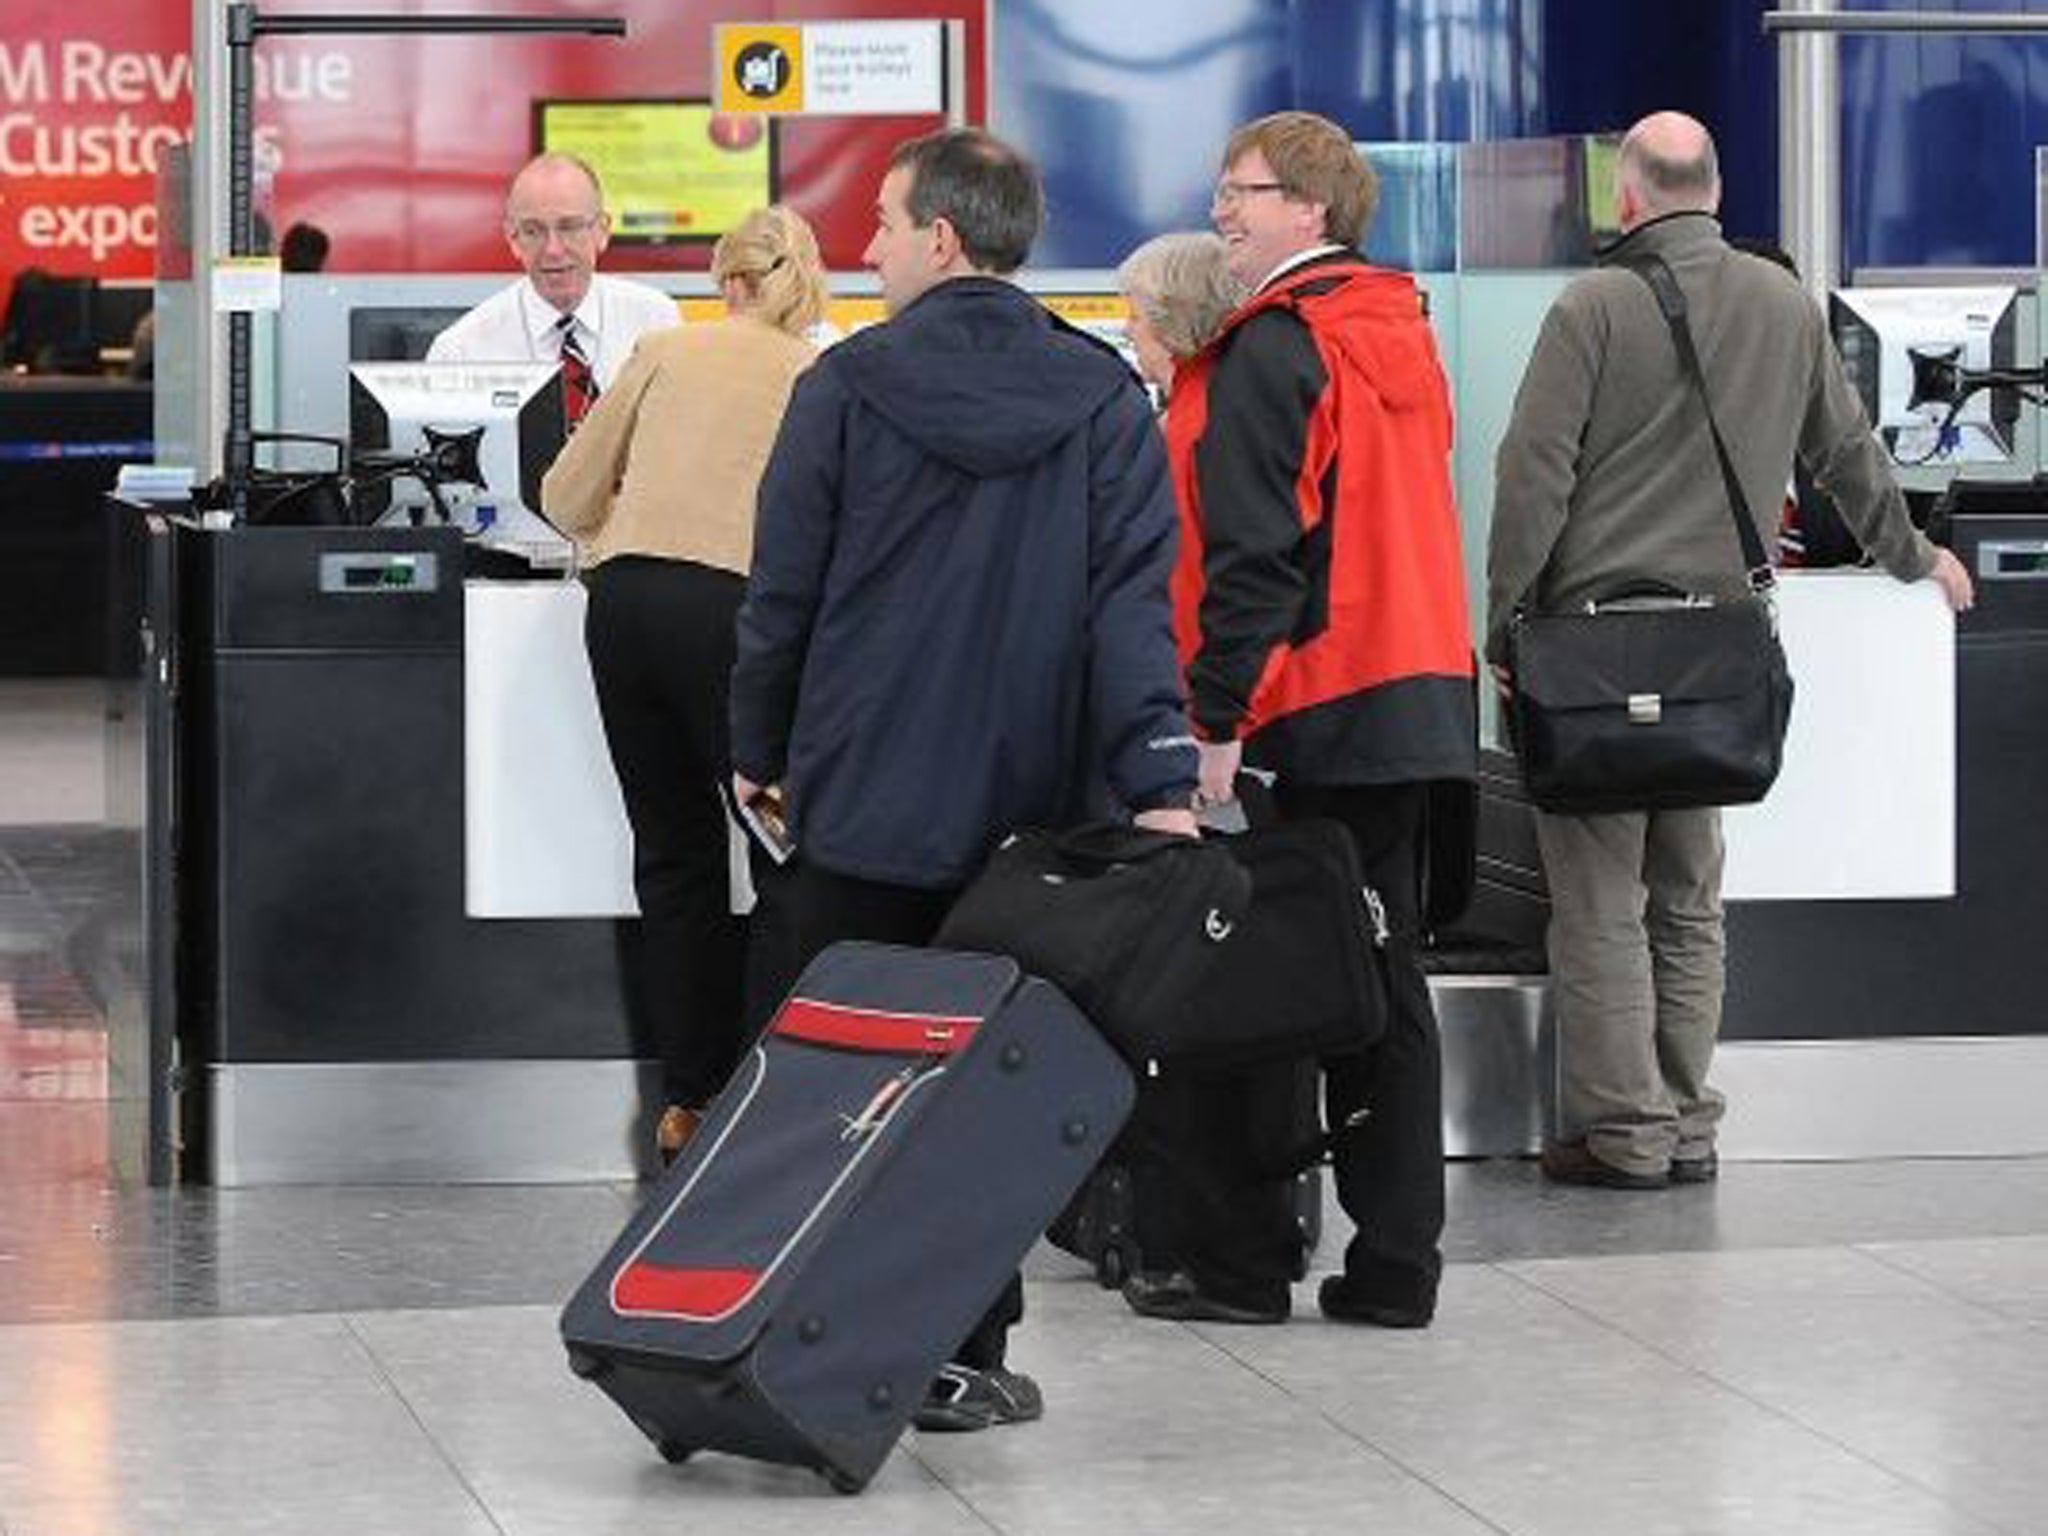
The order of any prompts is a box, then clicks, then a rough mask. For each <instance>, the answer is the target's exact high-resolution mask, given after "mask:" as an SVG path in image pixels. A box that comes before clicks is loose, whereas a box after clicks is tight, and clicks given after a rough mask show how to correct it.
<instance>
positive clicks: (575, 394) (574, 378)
mask: <svg viewBox="0 0 2048 1536" xmlns="http://www.w3.org/2000/svg"><path fill="white" fill-rule="evenodd" d="M555 330H556V331H557V332H558V333H559V334H560V336H561V338H562V405H563V408H564V410H565V411H566V413H567V415H568V418H569V426H570V428H571V430H574V428H575V426H576V423H577V422H579V421H581V420H582V419H583V418H584V417H585V416H586V415H588V414H589V412H590V408H591V407H592V406H593V405H595V404H597V375H596V374H595V373H593V372H591V368H590V359H589V358H588V357H586V356H584V355H583V346H582V343H580V342H579V341H577V340H576V317H575V316H574V315H564V316H562V318H561V319H559V320H557V321H556V322H555Z"/></svg>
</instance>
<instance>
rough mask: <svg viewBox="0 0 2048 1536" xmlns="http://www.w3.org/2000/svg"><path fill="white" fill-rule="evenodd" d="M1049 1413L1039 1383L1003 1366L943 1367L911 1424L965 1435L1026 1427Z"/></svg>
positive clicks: (930, 1430) (939, 1432) (937, 1431)
mask: <svg viewBox="0 0 2048 1536" xmlns="http://www.w3.org/2000/svg"><path fill="white" fill-rule="evenodd" d="M1044 1413H1045V1399H1044V1397H1043V1396H1041V1395H1040V1393H1039V1390H1038V1383H1037V1382H1035V1381H1033V1380H1032V1379H1031V1378H1030V1377H1029V1376H1026V1375H1025V1374H1024V1373H1023V1372H1022V1371H1006V1370H1004V1369H1003V1368H1002V1367H1001V1366H997V1367H995V1368H993V1369H991V1370H986V1371H982V1370H976V1369H975V1368H974V1367H973V1366H971V1365H942V1366H940V1367H939V1374H938V1375H936V1376H934V1377H933V1378H932V1384H931V1385H930V1386H929V1387H927V1388H925V1393H924V1401H923V1402H922V1403H919V1404H918V1406H917V1412H916V1413H914V1414H912V1415H911V1416H910V1422H911V1423H913V1424H915V1425H916V1426H917V1427H918V1428H919V1429H922V1430H925V1431H927V1432H931V1433H937V1434H964V1433H966V1432H968V1431H970V1430H976V1429H987V1428H989V1427H990V1426H991V1425H994V1424H1024V1423H1028V1422H1030V1421H1031V1420H1032V1419H1035V1418H1039V1417H1041V1416H1042V1415H1043V1414H1044Z"/></svg>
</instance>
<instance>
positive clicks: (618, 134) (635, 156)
mask: <svg viewBox="0 0 2048 1536" xmlns="http://www.w3.org/2000/svg"><path fill="white" fill-rule="evenodd" d="M533 140H534V147H535V149H536V150H538V151H542V152H550V153H555V154H569V155H575V156H576V157H577V158H579V159H581V160H583V161H584V162H586V163H587V164H588V165H589V166H590V168H591V169H592V170H594V171H596V172H597V177H598V180H599V181H600V182H602V183H603V185H604V206H605V212H607V213H609V214H610V215H611V216H612V239H614V240H617V241H623V242H625V243H627V244H638V245H664V244H668V243H671V242H677V241H689V240H715V239H717V238H718V237H719V236H720V235H722V234H724V233H725V232H726V231H727V230H729V229H731V228H733V227H734V226H735V225H736V224H738V223H739V221H740V220H741V219H742V218H744V217H745V216H746V215H747V214H748V213H749V212H751V211H752V210H753V209H755V208H759V207H762V206H763V205H765V204H768V203H772V202H774V201H775V130H774V125H773V123H772V121H771V120H770V119H768V118H766V117H758V116H751V115H743V114H731V113H719V112H714V111H712V109H711V105H710V103H709V102H705V101H542V102H536V103H535V104H534V109H533Z"/></svg>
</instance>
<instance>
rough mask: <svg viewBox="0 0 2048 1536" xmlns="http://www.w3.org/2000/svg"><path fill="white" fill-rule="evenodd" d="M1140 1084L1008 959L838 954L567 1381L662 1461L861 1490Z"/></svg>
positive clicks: (571, 1330)
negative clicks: (580, 1383) (791, 1469)
mask: <svg viewBox="0 0 2048 1536" xmlns="http://www.w3.org/2000/svg"><path fill="white" fill-rule="evenodd" d="M1132 1094H1133V1085H1132V1082H1131V1077H1130V1073H1129V1071H1128V1070H1127V1069H1126V1068H1125V1067H1124V1065H1123V1063H1122V1062H1121V1061H1120V1060H1119V1059H1118V1057H1117V1056H1116V1054H1115V1053H1114V1052H1113V1051H1112V1050H1111V1049H1110V1048H1109V1047H1108V1046H1107V1045H1106V1044H1104V1043H1103V1041H1102V1040H1101V1039H1100V1038H1099V1036H1098V1035H1097V1034H1096V1032H1095V1030H1094V1029H1093V1027H1091V1026H1090V1025H1089V1023H1088V1021H1087V1020H1086V1019H1084V1018H1083V1017H1082V1016H1081V1015H1080V1013H1079V1012H1077V1011H1076V1010H1075V1008H1074V1007H1073V1005H1072V1004H1071V1003H1069V1002H1068V1001H1067V1000H1066V998H1065V997H1064V996H1062V995H1061V993H1060V992H1059V991H1058V989H1057V988H1055V987H1053V986H1051V985H1050V984H1049V983H1046V982H1043V981H1038V980H1035V979H1028V978H1025V977H1024V976H1022V974H1021V973H1020V972H1019V971H1018V968H1017V966H1016V964H1015V962H1013V961H1011V960H1007V959H1002V958H998V957H995V956H989V955H973V954H955V953H946V952H943V951H936V950H912V949H898V948H893V947H890V946H886V945H877V944H838V945H834V946H833V947H832V948H830V949H828V950H826V951H825V952H824V953H823V954H822V955H820V956H819V957H818V958H817V959H816V960H814V961H813V962H812V963H811V964H810V965H809V966H808V967H807V968H806V969H805V971H804V973H803V975H802V977H801V978H799V980H798V982H797V984H796V988H795V990H794V991H793V992H792V993H791V994H790V997H789V999H788V1000H787V1001H786V1002H784V1003H783V1005H782V1007H781V1009H780V1010H779V1011H778V1012H777V1014H776V1016H775V1020H774V1022H773V1023H772V1024H771V1025H770V1026H769V1028H768V1030H767V1032H766V1033H765V1034H764V1035H763V1037H762V1039H761V1041H760V1042H759V1043H758V1044H757V1045H756V1046H755V1047H754V1049H753V1050H752V1051H751V1052H750V1053H749V1055H748V1056H747V1057H746V1058H745V1059H744V1060H743V1061H742V1062H741V1064H740V1066H739V1069H738V1070H737V1071H736V1072H735V1073H734V1074H733V1079H732V1081H731V1082H730V1083H729V1084H728V1085H727V1086H726V1088H725V1091H724V1092H723V1093H721V1094H720V1095H719V1097H718V1099H717V1100H716V1101H715V1102H714V1103H713V1105H712V1107H711V1109H710V1111H709V1113H708V1115H707V1116H706V1118H705V1121H704V1123H703V1125H702V1126H701V1127H700V1128H699V1129H698V1131H697V1134H696V1136H695V1138H694V1139H693V1140H692V1141H691V1142H690V1144H689V1145H688V1146H687V1147H686V1148H685V1149H684V1151H683V1155H682V1156H681V1157H680V1158H679V1159H678V1160H677V1161H676V1163H675V1165H674V1166H673V1167H672V1168H670V1169H669V1171H668V1172H667V1173H666V1174H665V1175H664V1176H663V1178H662V1180H661V1182H660V1183H659V1184H658V1185H657V1186H656V1188H655V1190H654V1192H653V1194H652V1196H651V1197H650V1198H649V1200H648V1202H647V1204H646V1206H645V1207H644V1208H643V1209H642V1210H641V1212H640V1213H639V1214H638V1215H637V1216H635V1217H634V1218H633V1220H632V1221H631V1223H629V1224H628V1226H627V1228H626V1230H625V1232H624V1233H623V1234H622V1235H621V1236H620V1238H619V1240H618V1242H617V1243H615V1244H614V1245H613V1247H612V1250H611V1252H610V1253H609V1254H608V1255H607V1256H606V1257H605V1259H604V1262H603V1263H601V1264H600V1265H598V1267H597V1269H596V1271H595V1272H594V1273H593V1274H592V1275H591V1276H590V1278H589V1279H588V1280H586V1281H585V1282H584V1283H583V1285H582V1287H581V1288H580V1289H579V1290H578V1291H577V1293H576V1295H575V1296H574V1297H573V1298H572V1299H571V1301H570V1302H569V1305H568V1307H567V1308H566V1309H565V1310H564V1312H563V1314H562V1337H563V1341H564V1342H565V1343H566V1344H567V1346H568V1350H569V1360H570V1366H571V1368H572V1369H573V1370H574V1371H575V1372H576V1373H577V1374H578V1375H580V1376H582V1377H585V1378H586V1379H588V1380H590V1381H592V1382H593V1383H595V1384H596V1385H597V1386H598V1387H600V1388H601V1389H602V1390H603V1391H604V1392H606V1393H607V1394H608V1395H609V1396H610V1397H611V1398H612V1399H613V1400H614V1401H616V1402H617V1403H618V1404H619V1406H620V1407H621V1408H623V1409H624V1410H625V1412H626V1414H627V1416H628V1417H629V1418H630V1419H632V1421H633V1422H634V1424H636V1425H637V1426H638V1427H639V1428H640V1430H641V1431H642V1432H643V1433H644V1434H645V1435H646V1436H647V1437H648V1438H649V1439H650V1440H652V1441H653V1442H654V1444H655V1446H656V1447H657V1448H658V1449H659V1450H660V1452H661V1454H662V1455H663V1456H665V1457H667V1458H668V1459H669V1460H671V1461H680V1460H682V1459H683V1458H684V1457H686V1456H688V1455H689V1454H691V1453H692V1452H694V1451H698V1450H721V1451H731V1452H735V1453H737V1454H739V1455H743V1456H749V1457H753V1458H755V1459H757V1460H761V1461H773V1462H785V1463H789V1464H793V1465H797V1466H806V1467H812V1468H815V1469H816V1470H818V1471H819V1472H821V1473H823V1474H824V1475H825V1477H826V1478H827V1479H828V1480H829V1481H830V1482H831V1484H832V1486H833V1487H834V1488H837V1489H839V1490H840V1491H842V1492H854V1491H857V1490H858V1489H860V1488H861V1487H863V1486H865V1484H866V1483H867V1481H868V1479H869V1478H870V1477H872V1476H873V1475H874V1473H875V1470H876V1469H877V1468H878V1467H880V1466H881V1464H882V1461H883V1459H884V1458H885V1457H886V1456H887V1455H888V1454H889V1449H890V1447H891V1446H892V1445H894V1444H895V1442H896V1439H897V1437H898V1436H899V1435H900V1434H901V1433H902V1432H903V1428H904V1426H905V1424H907V1423H908V1422H909V1419H910V1415H911V1413H912V1412H913V1411H914V1410H915V1409H916V1408H917V1406H918V1404H919V1402H920V1401H921V1400H922V1399H923V1396H924V1392H925V1388H926V1386H927V1384H928V1383H929V1382H930V1380H931V1378H932V1375H933V1373H934V1371H935V1370H936V1369H937V1368H938V1366H939V1365H940V1364H941V1363H942V1362H943V1361H945V1360H946V1359H947V1358H948V1357H949V1356H950V1355H951V1353H952V1352H953V1350H954V1349H956V1348H957V1347H958V1346H959V1345H960V1343H961V1341H962V1340H963V1339H965V1338H966V1337H967V1335H968V1333H969V1332H970V1331H972V1329H973V1328H974V1325H975V1324H976V1323H977V1322H978V1321H979V1320H980V1318H981V1316H982V1314H983V1313H984V1312H985V1311H986V1310H987V1308H988V1306H989V1305H990V1303H991V1302H993V1300H994V1299H995V1297H996V1295H997V1294H998V1292H1000V1291H1001V1289H1002V1287H1003V1285H1004V1284H1005V1282H1006V1281H1007V1280H1008V1279H1009V1277H1010V1275H1011V1274H1012V1272H1014V1271H1015V1269H1016V1267H1017V1265H1018V1263H1019V1262H1020V1261H1021V1260H1022V1259H1023V1257H1024V1255H1025V1253H1026V1251H1027V1250H1028V1249H1029V1248H1030V1247H1031V1244H1032V1241H1033V1240H1034V1239H1035V1238H1036V1237H1037V1235H1038V1234H1039V1233H1040V1232H1042V1231H1043V1230H1044V1229H1045V1226H1046V1224H1047V1223H1048V1222H1049V1221H1050V1220H1051V1219H1052V1218H1053V1216H1054V1215H1055V1214H1056V1213H1057V1212H1058V1211H1059V1209H1060V1207H1061V1206H1062V1205H1063V1204H1064V1203H1065V1202H1066V1200H1067V1199H1068V1197H1069V1196H1070V1195H1071V1194H1072V1193H1073V1192H1074V1190H1075V1189H1076V1188H1077V1187H1079V1185H1080V1183H1081V1181H1082V1180H1083V1179H1084V1178H1086V1177H1087V1175H1088V1172H1089V1170H1090V1169H1091V1168H1093V1167H1094V1165H1095V1163H1096V1161H1097V1159H1099V1158H1100V1157H1101V1156H1102V1153H1103V1151H1104V1149H1105V1148H1106V1147H1107V1146H1108V1145H1109V1143H1110V1140H1111V1139H1112V1138H1113V1137H1114V1136H1115V1135H1116V1132H1117V1130H1118V1128H1119V1127H1120V1126H1121V1125H1122V1124H1123V1121H1124V1118H1125V1116H1126V1115H1127V1114H1128V1113H1129V1112H1130V1107H1131V1100H1132Z"/></svg>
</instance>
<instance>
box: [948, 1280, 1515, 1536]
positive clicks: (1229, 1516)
mask: <svg viewBox="0 0 2048 1536" xmlns="http://www.w3.org/2000/svg"><path fill="white" fill-rule="evenodd" d="M1027 1303H1028V1306H1029V1309H1030V1310H1029V1313H1028V1314H1027V1319H1026V1322H1025V1325H1024V1327H1023V1328H1022V1329H1021V1330H1020V1331H1019V1332H1018V1334H1017V1335H1016V1337H1015V1338H1014V1339H1013V1340H1012V1345H1011V1358H1012V1359H1013V1361H1014V1362H1015V1363H1016V1364H1017V1365H1018V1366H1019V1367H1020V1368H1022V1369H1024V1370H1027V1371H1029V1372H1030V1373H1031V1374H1032V1375H1033V1376H1034V1377H1035V1378H1036V1379H1037V1380H1038V1381H1039V1383H1040V1385H1041V1386H1042V1388H1043V1389H1044V1392H1045V1395H1046V1402H1047V1408H1046V1416H1045V1418H1044V1419H1043V1420H1042V1421H1041V1422H1039V1423H1037V1424H1032V1425H1028V1426H1024V1427H1022V1428H1019V1429H1015V1430H1007V1429H1006V1430H1003V1431H1000V1432H991V1433H989V1434H986V1435H974V1436H959V1437H944V1436H931V1435H927V1436H921V1437H919V1438H918V1440H917V1442H916V1450H917V1454H918V1456H919V1457H920V1459H922V1460H924V1461H926V1462H927V1463H929V1464H930V1466H931V1467H932V1468H933V1470H934V1471H935V1472H936V1473H937V1474H938V1476H939V1477H940V1478H941V1479H943V1480H944V1482H945V1483H946V1484H947V1486H948V1487H950V1488H952V1489H953V1490H954V1491H955V1492H956V1493H958V1494H959V1495H960V1496H961V1497H962V1498H964V1499H965V1500H967V1502H968V1503H970V1504H972V1505H973V1507H974V1508H975V1509H976V1510H977V1511H978V1512H979V1513H980V1514H981V1515H983V1516H984V1517H985V1518H986V1519H987V1520H988V1521H989V1522H990V1523H991V1524H992V1525H993V1526H995V1527H996V1528H997V1529H999V1530H1001V1531H1003V1532H1005V1533H1012V1536H1092V1533H1099V1532H1103V1531H1110V1530H1114V1531H1117V1532H1119V1533H1120V1536H1121V1533H1138V1536H1180V1533H1186V1532H1191V1531H1204V1530H1232V1529H1245V1528H1251V1529H1256V1530H1258V1531H1260V1532H1261V1533H1264V1536H1296V1533H1300V1536H1310V1533H1315V1536H1322V1533H1328V1532H1332V1531H1386V1532H1394V1531H1399V1532H1403V1533H1412V1536H1484V1533H1487V1532H1490V1531H1495V1530H1499V1529H1502V1528H1501V1527H1497V1526H1494V1525H1489V1524H1488V1523H1487V1522H1485V1521H1483V1520H1481V1519H1479V1518H1478V1517H1476V1516H1475V1515H1474V1514H1473V1513H1472V1512H1470V1511H1469V1510H1467V1509H1465V1508H1462V1507H1461V1506H1460V1504H1459V1503H1458V1502H1457V1500H1456V1499H1454V1498H1452V1497H1449V1496H1447V1495H1446V1494H1445V1493H1444V1492H1443V1491H1442V1490H1441V1489H1439V1488H1434V1487H1431V1486H1430V1485H1429V1483H1428V1482H1426V1481H1424V1480H1423V1479H1421V1478H1419V1477H1417V1476H1415V1475H1413V1474H1412V1473H1411V1472H1410V1471H1408V1470H1406V1469H1404V1468H1403V1467H1402V1466H1400V1465H1398V1464H1397V1463H1396V1462H1395V1461H1393V1460H1390V1459H1389V1458H1388V1457H1387V1456H1386V1455H1384V1454H1382V1452H1381V1451H1380V1450H1379V1449H1378V1448H1377V1447H1376V1446H1374V1445H1373V1444H1371V1443H1370V1442H1369V1441H1367V1440H1366V1439H1364V1438H1362V1437H1360V1436H1359V1435H1357V1434H1355V1433H1353V1432H1352V1431H1351V1430H1349V1429H1348V1428H1347V1427H1346V1426H1344V1425H1342V1424H1340V1423H1337V1422H1333V1420H1332V1419H1331V1418H1330V1417H1328V1416H1327V1415H1325V1414H1324V1413H1323V1412H1322V1411H1321V1410H1320V1409H1319V1408H1318V1407H1317V1406H1316V1405H1314V1404H1312V1403H1308V1402H1305V1401H1303V1400H1301V1399H1300V1398H1298V1397H1297V1396H1295V1395H1293V1394H1291V1393H1290V1392H1289V1391H1288V1390H1286V1388H1285V1386H1284V1384H1276V1383H1274V1382H1272V1381H1270V1380H1267V1379H1265V1378H1263V1377H1262V1376H1261V1375H1260V1374H1258V1373H1257V1372H1255V1371H1248V1370H1246V1369H1245V1368H1244V1367H1243V1366H1242V1365H1241V1364H1240V1363H1239V1362H1238V1361H1236V1360H1235V1359H1233V1358H1232V1357H1231V1355H1230V1354H1229V1353H1227V1352H1226V1351H1225V1350H1223V1349H1220V1348H1218V1347H1217V1342H1216V1341H1215V1339H1213V1338H1212V1337H1210V1336H1208V1334H1207V1332H1206V1331H1205V1330H1202V1329H1198V1328H1191V1327H1185V1326H1182V1325H1180V1324H1175V1323H1162V1322H1156V1321H1151V1320H1145V1319H1140V1318H1136V1317H1134V1316H1132V1315H1131V1314H1130V1312H1129V1311H1128V1310H1127V1309H1126V1308H1125V1307H1124V1306H1123V1304H1122V1302H1121V1301H1120V1300H1119V1299H1117V1298H1116V1297H1113V1296H1109V1295H1105V1294H1103V1293H1102V1292H1100V1291H1098V1290H1096V1289H1095V1288H1094V1287H1093V1286H1091V1285H1088V1284H1086V1283H1085V1282H1079V1283H1071V1284H1066V1285H1058V1284H1050V1283H1048V1284H1040V1285H1034V1286H1030V1287H1028V1292H1027ZM1296 1326H1297V1327H1299V1326H1301V1325H1296ZM1250 1331H1254V1332H1258V1333H1260V1334H1261V1335H1266V1334H1269V1333H1274V1332H1284V1331H1287V1330H1264V1329H1261V1330H1250Z"/></svg>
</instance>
